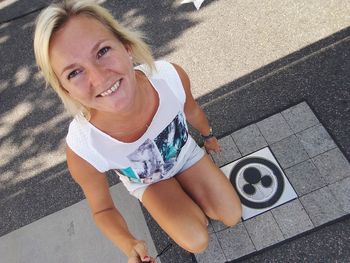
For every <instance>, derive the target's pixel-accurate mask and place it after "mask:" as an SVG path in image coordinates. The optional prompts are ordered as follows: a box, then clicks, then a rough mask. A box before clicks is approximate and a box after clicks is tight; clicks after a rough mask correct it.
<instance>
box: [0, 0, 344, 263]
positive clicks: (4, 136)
mask: <svg viewBox="0 0 350 263" xmlns="http://www.w3.org/2000/svg"><path fill="white" fill-rule="evenodd" d="M101 2H104V3H103V4H104V5H105V6H106V7H108V8H109V9H110V10H111V11H112V13H113V14H114V15H115V16H116V17H117V18H118V19H119V20H120V21H122V23H124V24H126V25H128V26H131V27H133V28H136V29H139V30H142V31H143V32H145V35H146V36H147V38H148V43H149V44H151V46H152V48H153V51H154V53H155V57H156V58H157V59H166V60H169V61H172V62H175V63H177V64H180V65H182V66H183V67H184V68H185V70H186V71H187V72H188V73H189V75H190V78H191V81H192V87H193V88H192V89H193V93H194V95H195V97H196V98H197V100H198V102H199V103H200V104H201V105H202V106H203V107H204V109H205V111H206V112H207V114H208V116H209V118H210V120H211V123H212V126H213V128H214V131H215V132H216V134H217V135H218V137H219V138H220V139H221V142H222V145H223V146H224V152H223V153H222V154H221V156H213V158H214V160H215V161H216V162H217V163H218V165H219V166H222V165H225V164H227V163H229V162H231V161H234V160H236V159H237V158H239V157H242V156H246V155H247V154H249V153H251V152H254V151H256V150H259V149H261V148H263V147H266V146H269V148H271V149H272V152H273V153H274V155H275V156H276V157H277V160H278V162H279V163H280V164H281V165H282V169H283V171H284V173H285V174H286V176H287V177H288V179H289V180H290V182H291V184H292V185H293V187H294V190H296V192H297V195H298V198H297V199H294V200H293V201H292V202H289V203H287V204H285V205H282V206H280V207H277V208H274V209H273V210H271V211H268V212H266V213H263V214H261V215H259V216H257V217H254V218H252V219H250V220H246V221H243V222H241V223H240V224H239V225H238V226H236V227H233V228H226V227H224V226H222V225H221V224H218V223H217V222H212V224H211V225H210V228H209V231H210V233H211V234H210V235H211V243H210V246H209V249H208V250H207V251H206V252H205V253H204V254H202V255H195V258H196V260H197V261H198V262H226V261H231V260H235V259H236V260H237V259H238V258H240V257H243V258H241V260H242V262H300V261H307V262H335V261H337V262H347V258H350V256H349V249H348V248H349V247H350V241H349V236H350V235H349V234H350V227H349V216H348V214H349V203H350V201H349V197H348V195H346V194H345V192H346V191H347V189H349V179H348V178H349V176H350V171H349V168H348V165H349V163H348V160H349V159H350V150H349V149H350V139H349V136H348V134H350V122H349V119H350V116H349V115H350V102H349V101H350V88H349V87H350V77H349V74H348V72H349V70H350V62H349V57H350V54H349V48H348V47H349V39H350V38H349V35H350V29H349V24H350V16H349V13H350V12H349V11H350V6H349V5H350V4H349V3H348V1H307V2H305V1H293V2H290V1H231V0H226V1H224V0H218V1H209V0H208V1H205V3H204V4H203V6H202V7H201V9H200V10H199V11H196V9H195V8H194V6H193V5H192V4H186V5H182V6H180V5H179V3H178V2H176V1H170V0H169V1H151V0H149V1H136V0H135V1H133V0H131V1H120V2H116V1H101ZM179 2H180V1H179ZM47 3H48V1H23V0H22V1H16V0H13V1H11V0H5V1H0V57H1V64H2V66H1V67H0V98H1V103H0V110H1V111H0V155H1V160H0V180H1V182H0V187H1V188H0V200H1V201H0V202H1V212H0V222H1V223H0V224H1V227H0V229H1V239H0V251H1V255H2V258H4V259H6V261H5V262H96V261H97V260H96V258H97V256H99V260H98V262H118V260H120V262H123V259H122V256H121V254H120V252H119V251H117V250H116V249H114V248H113V246H112V245H111V244H110V243H109V242H108V241H106V240H105V239H104V238H103V237H102V236H101V234H100V233H99V232H98V231H97V229H96V228H95V227H94V226H93V223H92V220H91V218H90V216H89V212H88V210H87V206H86V204H85V201H84V200H83V199H84V197H83V194H82V192H81V191H80V189H79V188H78V187H77V185H76V184H75V183H74V182H73V181H72V180H71V178H70V177H69V174H68V171H67V168H66V165H65V161H64V137H65V134H66V132H67V125H68V123H69V118H70V117H69V116H68V115H67V114H65V113H64V111H63V108H62V106H61V103H60V102H59V100H58V99H57V98H56V96H55V95H54V94H53V93H52V92H51V91H50V90H49V89H45V88H44V83H43V81H42V78H41V76H40V75H39V74H38V73H37V69H36V66H35V62H34V56H33V52H32V44H31V43H32V33H33V32H32V31H33V22H34V20H35V17H36V15H37V14H38V12H39V10H40V9H41V8H42V7H44V6H46V5H47ZM298 105H299V106H298ZM300 105H304V106H300ZM298 107H305V109H307V112H309V113H310V112H311V113H312V114H313V116H315V117H314V118H315V119H317V123H312V122H311V123H312V124H310V125H311V126H307V127H306V126H305V127H304V128H303V129H302V130H294V128H293V123H294V122H293V120H291V119H290V118H289V117H288V116H289V115H288V114H286V113H288V112H293V109H294V111H296V112H297V114H295V116H296V117H298V116H302V113H300V112H304V111H302V110H300V109H299V108H298ZM295 109H296V110H295ZM298 109H299V110H298ZM308 116H309V115H308ZM305 118H307V117H305ZM305 118H304V119H303V118H301V119H300V120H299V121H296V123H308V121H307V120H308V119H305ZM249 134H251V135H252V138H249ZM194 137H195V138H196V139H198V142H200V140H199V138H198V135H197V134H195V133H194ZM259 138H260V139H261V140H259ZM271 140H272V141H271ZM292 142H294V143H292ZM296 145H298V146H296ZM310 149H311V150H310ZM315 149H318V150H315ZM295 151H297V153H298V154H296V155H295V156H297V157H295V156H294V155H293V153H295ZM298 151H299V152H298ZM302 152H303V153H302ZM235 154H239V156H235ZM279 154H280V156H279ZM279 158H280V159H279ZM291 160H292V161H291ZM300 176H303V177H302V178H300ZM330 178H331V179H330ZM109 180H110V184H111V186H112V185H113V186H112V191H113V193H114V196H115V197H119V198H117V199H118V200H122V201H121V202H120V203H119V202H118V200H116V204H117V206H118V205H119V206H118V207H120V205H121V206H123V207H122V208H121V209H125V210H123V211H125V213H124V214H125V215H126V217H128V218H132V220H131V219H130V222H131V223H130V224H131V225H132V228H133V229H134V231H135V233H137V235H139V236H140V237H142V238H146V239H149V240H150V241H149V244H150V247H151V248H152V247H153V244H154V247H155V249H157V251H158V252H160V250H161V249H162V248H164V247H166V245H167V244H168V243H169V242H171V241H170V240H169V239H168V238H167V236H166V235H165V234H164V233H163V232H162V231H161V230H160V229H159V227H158V226H157V225H156V224H155V223H154V221H153V220H152V219H150V217H149V215H148V213H147V212H146V211H144V209H143V208H142V206H140V204H139V203H138V202H135V200H133V199H130V198H128V197H126V196H125V193H124V192H123V191H122V189H123V188H122V186H121V185H120V184H117V183H118V180H117V179H116V178H115V176H114V175H112V174H109ZM303 180H309V181H307V182H308V183H307V185H306V186H305V181H303ZM304 186H305V187H304ZM130 206H132V207H133V208H134V209H128V208H129V207H130ZM285 210H286V211H285ZM291 211H295V212H291ZM141 212H143V213H141ZM288 212H289V213H292V214H291V215H290V216H289V214H288ZM298 213H299V214H298ZM259 231H260V232H259ZM266 233H269V234H266ZM260 235H263V237H261V236H260ZM151 240H153V244H152V241H151ZM243 248H244V249H243ZM152 251H153V250H152ZM237 251H239V253H237ZM154 253H156V252H154ZM3 255H4V256H3ZM101 255H103V257H101ZM192 259H193V257H192V256H191V255H190V254H189V253H187V252H185V251H183V250H182V249H180V248H178V247H177V246H175V245H173V246H172V248H171V249H170V250H169V251H167V252H166V253H165V254H164V255H163V256H162V257H161V260H162V262H191V261H192Z"/></svg>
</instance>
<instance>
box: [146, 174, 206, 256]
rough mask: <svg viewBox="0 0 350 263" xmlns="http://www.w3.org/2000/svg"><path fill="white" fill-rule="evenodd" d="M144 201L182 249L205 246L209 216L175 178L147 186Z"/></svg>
mask: <svg viewBox="0 0 350 263" xmlns="http://www.w3.org/2000/svg"><path fill="white" fill-rule="evenodd" d="M142 203H143V204H144V206H145V207H146V209H147V210H148V211H149V213H150V214H151V215H152V217H153V218H154V219H155V221H156V222H157V223H158V224H159V225H160V227H161V228H162V229H163V230H164V231H165V232H166V233H167V234H168V235H169V236H170V237H171V238H172V239H173V240H174V241H175V242H176V243H177V244H178V245H180V246H181V247H182V248H184V249H186V250H187V251H190V252H192V253H199V252H202V251H203V250H205V249H206V247H207V246H208V231H207V218H206V216H205V214H204V213H203V212H202V210H201V208H200V207H199V206H198V205H197V204H196V203H195V202H194V201H193V200H192V199H191V198H190V197H189V196H188V195H187V194H186V193H185V192H184V190H183V189H182V188H181V186H180V184H179V183H178V181H177V180H176V179H175V178H170V179H167V180H164V181H160V182H158V183H155V184H152V185H150V186H149V187H147V189H146V190H145V192H144V194H143V196H142Z"/></svg>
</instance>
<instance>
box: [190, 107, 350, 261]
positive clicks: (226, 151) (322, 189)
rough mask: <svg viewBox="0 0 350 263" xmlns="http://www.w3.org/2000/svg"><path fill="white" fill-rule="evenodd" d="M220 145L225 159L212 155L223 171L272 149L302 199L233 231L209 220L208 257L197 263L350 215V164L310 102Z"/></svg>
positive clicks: (242, 251) (239, 253)
mask: <svg viewBox="0 0 350 263" xmlns="http://www.w3.org/2000/svg"><path fill="white" fill-rule="evenodd" d="M232 139H233V140H232ZM220 143H221V145H222V148H223V153H222V155H221V156H213V159H214V161H215V162H216V163H217V164H218V165H219V166H222V165H224V164H227V163H229V162H231V161H229V160H230V159H231V160H232V161H233V160H236V159H238V158H239V152H240V153H241V154H242V156H246V155H248V154H250V153H252V152H255V151H257V150H260V149H262V148H264V147H266V146H269V147H270V149H271V150H272V152H273V154H274V155H275V157H276V159H277V161H278V162H279V163H280V165H281V167H282V169H283V170H284V172H285V174H286V175H287V177H288V179H289V181H290V182H291V184H292V186H293V188H294V189H295V191H296V192H297V194H298V197H299V198H298V199H296V200H293V201H291V202H289V203H286V204H283V205H281V206H279V207H276V208H274V209H272V210H270V211H268V212H265V213H263V214H261V215H258V216H256V217H254V218H251V219H249V220H246V221H244V222H243V223H239V224H238V225H237V226H235V227H233V228H226V227H225V226H224V225H223V224H222V223H220V222H218V221H211V226H210V229H211V230H210V231H211V233H212V234H211V235H212V239H213V240H211V244H210V247H209V249H208V251H207V252H206V253H207V255H208V257H205V260H206V261H203V260H204V257H201V255H197V256H196V257H197V259H199V260H198V262H221V263H223V262H225V260H233V259H237V258H239V257H242V256H244V255H247V254H250V253H252V252H254V251H255V250H257V251H259V250H260V249H263V248H265V247H268V246H270V245H273V244H276V243H278V242H280V241H282V240H284V239H288V238H291V237H293V236H295V235H298V234H301V233H303V232H305V231H308V230H311V229H313V228H314V227H316V226H320V225H322V224H324V223H327V222H329V221H331V220H334V219H337V218H339V217H341V216H343V215H345V214H348V213H350V195H349V189H350V164H349V162H348V160H347V159H346V158H345V157H344V155H343V154H342V153H341V151H340V150H339V149H338V148H337V146H336V144H335V143H334V141H333V140H332V138H331V137H330V136H329V134H328V133H327V131H326V130H325V129H324V128H323V126H322V125H321V124H320V122H319V121H318V119H317V118H316V116H315V115H314V113H313V112H312V110H311V109H310V108H309V107H308V105H307V103H306V102H302V103H300V104H298V105H296V106H293V107H291V108H289V109H286V110H284V111H283V112H281V113H277V114H275V115H273V116H271V117H269V118H266V119H264V120H262V121H260V122H258V123H257V124H252V125H249V126H247V127H245V128H243V129H241V130H238V131H235V132H234V133H232V134H231V137H230V136H227V137H225V138H223V139H221V140H220ZM237 148H238V150H239V151H237ZM230 151H232V152H230ZM216 237H217V238H218V240H217V239H216ZM201 260H202V261H201ZM220 260H221V261H220Z"/></svg>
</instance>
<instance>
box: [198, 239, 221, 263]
mask: <svg viewBox="0 0 350 263" xmlns="http://www.w3.org/2000/svg"><path fill="white" fill-rule="evenodd" d="M196 259H197V262H198V263H208V262H212V263H223V262H225V261H226V258H225V255H224V252H223V251H222V249H221V246H220V244H219V241H218V238H217V236H216V234H215V233H211V234H210V235H209V246H208V248H207V249H206V250H205V251H204V252H203V253H200V254H196Z"/></svg>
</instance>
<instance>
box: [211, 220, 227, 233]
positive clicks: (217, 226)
mask: <svg viewBox="0 0 350 263" xmlns="http://www.w3.org/2000/svg"><path fill="white" fill-rule="evenodd" d="M210 224H211V226H212V228H213V230H214V232H218V231H221V230H224V229H226V228H228V226H226V225H225V224H224V223H222V222H221V221H217V220H212V219H211V220H210Z"/></svg>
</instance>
